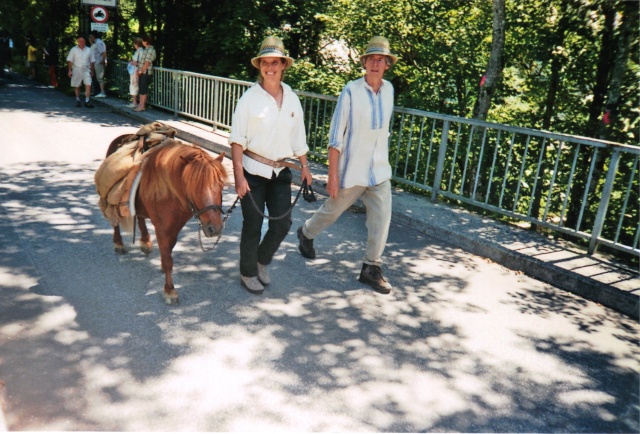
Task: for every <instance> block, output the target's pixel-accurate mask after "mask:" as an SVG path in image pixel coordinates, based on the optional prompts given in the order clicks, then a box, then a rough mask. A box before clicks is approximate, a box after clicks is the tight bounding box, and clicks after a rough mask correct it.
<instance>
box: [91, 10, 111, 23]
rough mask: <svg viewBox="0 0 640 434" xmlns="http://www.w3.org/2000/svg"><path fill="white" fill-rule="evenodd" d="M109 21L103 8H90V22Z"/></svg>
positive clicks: (107, 14)
mask: <svg viewBox="0 0 640 434" xmlns="http://www.w3.org/2000/svg"><path fill="white" fill-rule="evenodd" d="M108 19H109V12H107V8H105V7H103V6H93V7H92V8H91V21H93V22H94V23H106V22H107V20H108Z"/></svg>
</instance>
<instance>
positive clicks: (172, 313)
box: [0, 161, 640, 432]
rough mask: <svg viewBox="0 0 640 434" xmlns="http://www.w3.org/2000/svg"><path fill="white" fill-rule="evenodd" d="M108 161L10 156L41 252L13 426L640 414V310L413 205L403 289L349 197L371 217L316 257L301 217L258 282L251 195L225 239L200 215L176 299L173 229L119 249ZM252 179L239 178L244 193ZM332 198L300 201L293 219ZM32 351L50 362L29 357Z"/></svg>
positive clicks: (373, 427) (24, 213)
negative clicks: (480, 249) (376, 272)
mask: <svg viewBox="0 0 640 434" xmlns="http://www.w3.org/2000/svg"><path fill="white" fill-rule="evenodd" d="M98 164H99V162H98V161H95V162H92V163H90V164H77V165H74V164H61V163H55V162H51V163H38V164H32V165H29V164H23V165H20V166H19V167H17V166H14V167H9V168H6V169H3V170H2V172H0V180H1V181H2V184H3V187H2V189H0V199H1V200H2V209H3V210H4V211H3V212H2V214H0V217H1V221H0V223H2V225H3V226H10V227H11V230H14V231H16V232H17V233H19V234H20V235H21V236H24V237H27V238H28V240H29V246H28V249H16V248H15V247H14V250H13V252H14V253H15V254H22V255H26V256H28V258H29V260H30V261H31V263H32V264H34V268H32V269H27V268H25V269H15V268H12V267H11V266H10V265H5V264H8V263H5V262H0V278H1V282H3V283H2V287H3V289H6V291H5V292H6V296H5V297H6V301H7V302H12V303H17V304H25V305H26V306H28V309H29V317H28V318H21V319H20V320H19V321H11V317H10V316H8V317H5V318H3V322H2V323H0V345H1V346H2V348H3V351H2V353H1V354H0V370H1V369H2V368H3V367H6V366H12V367H15V370H16V371H17V372H18V374H19V375H18V377H17V378H18V379H19V381H9V382H8V390H9V391H10V392H11V390H14V391H15V390H17V389H19V390H20V393H19V394H18V393H16V394H14V395H15V396H16V398H15V399H13V400H10V401H9V408H8V413H7V419H8V423H9V425H10V426H11V427H15V428H16V429H20V430H58V431H71V430H112V431H147V430H158V429H160V430H164V431H178V430H180V431H183V430H190V431H242V430H251V431H258V430H279V431H462V432H469V431H512V432H518V431H533V432H535V431H548V430H550V429H552V430H561V431H584V430H585V427H589V428H590V429H595V430H598V431H616V430H617V431H627V430H630V429H631V428H632V427H634V426H637V425H636V422H635V421H634V419H633V418H634V417H636V416H637V406H636V405H637V397H638V396H637V395H638V388H637V387H635V388H632V387H624V384H626V383H629V384H631V383H633V382H634V380H637V369H638V363H639V360H640V355H639V354H638V338H639V335H640V334H639V327H638V325H637V324H635V323H633V321H631V320H628V319H626V318H624V317H622V316H620V315H618V314H615V313H613V312H611V311H608V310H605V309H603V308H602V307H601V306H597V305H595V304H594V303H590V302H586V301H585V300H583V299H581V298H579V297H576V296H573V295H571V294H567V293H564V292H559V291H557V290H556V289H555V288H553V287H551V286H549V285H546V284H543V283H541V282H539V281H536V280H534V279H531V278H529V277H527V276H525V275H522V274H518V273H515V272H513V271H510V270H507V269H505V268H503V267H501V266H499V265H497V264H493V263H490V262H488V261H486V260H483V259H482V258H478V257H474V256H472V255H468V254H466V253H465V252H463V251H461V250H459V249H456V248H453V247H451V246H448V245H446V244H445V243H441V242H439V241H435V240H434V239H432V238H429V237H426V236H424V235H422V234H419V233H417V232H415V231H412V230H409V229H407V228H406V227H403V226H401V225H398V224H393V225H392V228H391V234H390V239H389V240H390V243H389V246H388V249H387V251H388V261H387V264H386V265H385V273H386V276H387V277H388V278H389V280H390V281H391V283H392V284H393V285H394V288H395V289H394V291H393V292H392V293H391V294H390V295H389V296H382V295H379V294H376V293H375V292H373V291H371V290H370V289H369V288H368V287H366V286H364V285H362V284H360V283H359V282H358V281H357V276H358V273H359V271H360V265H361V257H362V254H363V251H364V239H365V237H364V236H363V234H364V230H363V227H364V225H363V219H364V216H362V215H357V214H347V215H345V216H344V218H343V220H342V221H340V222H338V223H337V224H339V225H346V226H347V227H350V228H351V227H353V228H357V229H353V230H357V231H358V233H357V235H355V236H354V237H353V238H351V239H342V238H340V237H339V236H338V235H336V233H335V232H334V231H328V233H327V234H326V235H325V236H323V237H322V238H319V239H318V240H317V241H316V247H317V249H318V251H319V256H318V259H316V260H313V261H305V260H304V259H303V258H302V257H301V256H300V255H299V253H298V251H297V244H296V240H295V235H291V234H290V235H289V237H287V239H286V240H285V242H284V243H283V245H282V248H281V251H280V252H279V253H278V255H277V256H276V258H275V260H274V262H273V263H272V264H271V266H270V270H271V274H272V277H273V280H274V282H273V284H272V285H271V286H270V287H269V288H268V289H267V291H265V295H264V296H262V297H254V296H251V295H249V294H247V293H246V292H244V291H242V289H241V287H240V285H239V282H238V280H239V274H238V273H239V272H238V242H239V234H240V225H241V213H240V212H239V211H238V212H237V213H236V214H234V215H233V216H232V217H231V218H230V219H229V221H228V222H227V227H226V228H225V232H224V234H223V236H222V238H221V240H220V243H219V245H218V246H217V248H216V249H215V250H214V251H212V252H207V253H203V252H202V251H201V250H200V246H199V244H198V241H197V240H198V235H197V225H196V224H195V223H194V222H190V223H189V224H188V225H187V226H186V227H185V228H184V229H183V232H182V233H181V235H180V238H179V241H178V245H177V246H176V249H175V251H174V260H175V276H174V279H175V281H176V286H177V289H178V290H179V292H180V294H181V299H182V303H181V304H180V305H179V306H176V307H173V308H169V307H167V306H165V305H164V304H163V302H162V300H161V296H160V293H161V291H162V283H163V280H164V277H163V275H162V273H161V272H160V260H159V255H158V252H157V249H156V248H155V247H154V251H153V252H152V254H151V255H150V256H148V257H147V256H145V255H143V254H142V253H141V252H140V251H139V250H138V249H137V247H136V246H133V245H131V241H130V240H131V239H130V237H125V238H126V239H127V238H128V240H127V247H128V249H129V253H128V254H127V255H124V256H115V255H114V254H113V247H112V242H111V230H110V228H109V227H108V223H107V222H106V220H105V219H104V218H103V216H102V215H101V213H100V211H99V209H98V208H97V207H96V206H95V203H96V202H97V194H96V193H95V189H94V186H93V172H94V171H95V169H96V168H97V166H98ZM233 199H234V195H233V193H232V190H231V191H225V197H224V201H225V204H229V203H231V202H232V201H233ZM315 206H316V205H310V204H303V205H301V207H300V209H296V211H295V213H294V226H292V233H294V231H295V229H296V228H297V226H296V224H300V222H301V221H302V217H301V216H302V215H305V216H306V215H308V211H309V210H310V209H314V208H313V207H315ZM209 241H211V240H209ZM53 242H55V243H56V246H58V248H57V249H56V250H55V251H54V250H52V248H51V245H52V243H53ZM154 242H155V240H154ZM212 243H213V242H212V241H211V244H212ZM9 249H10V247H6V248H5V249H4V250H3V253H6V252H9V253H10V252H11V250H9ZM9 259H10V258H4V259H3V261H9ZM79 268H82V273H79V272H78V275H75V274H74V272H72V271H70V270H78V269H79ZM111 270H117V272H115V273H114V272H112V271H111ZM5 286H6V287H7V288H5ZM9 288H10V289H11V290H9ZM34 349H35V351H34ZM25 355H30V357H32V359H31V361H32V363H34V364H35V365H36V366H38V367H41V369H39V370H36V371H33V370H27V368H26V367H25V368H24V369H23V368H22V367H21V365H20V363H21V359H22V358H23V357H25ZM0 372H1V371H0ZM5 380H8V379H5ZM11 380H13V379H11ZM609 382H612V383H615V384H617V385H619V387H616V388H607V383H609ZM42 389H46V390H47V391H49V394H48V395H43V394H41V393H40V390H42ZM621 407H622V408H623V410H620V408H621Z"/></svg>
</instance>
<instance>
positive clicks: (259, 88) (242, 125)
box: [229, 36, 312, 294]
mask: <svg viewBox="0 0 640 434" xmlns="http://www.w3.org/2000/svg"><path fill="white" fill-rule="evenodd" d="M251 64H252V65H253V66H254V67H255V68H257V69H258V70H260V74H259V76H258V83H256V84H254V85H253V86H252V87H251V88H249V89H248V90H247V91H246V92H245V93H244V94H243V95H242V97H241V98H240V100H239V101H238V104H237V106H236V109H235V111H234V113H233V118H232V121H231V134H230V136H229V143H231V158H232V161H233V173H234V175H235V186H236V193H237V194H238V196H239V197H240V198H241V201H240V204H241V206H242V217H243V221H242V232H241V234H240V282H241V283H242V285H243V286H244V287H245V288H246V289H247V290H248V291H249V292H251V293H253V294H261V293H262V292H263V291H264V286H263V285H269V284H270V283H271V277H270V276H269V271H268V270H267V266H268V265H269V264H270V263H271V260H272V259H273V255H274V254H275V253H276V251H277V250H278V248H279V247H280V244H281V243H282V240H284V238H285V237H286V236H287V233H288V232H289V228H290V227H291V213H289V214H286V213H287V212H288V211H290V210H291V179H292V175H291V170H290V169H289V167H285V166H283V165H282V164H281V162H280V160H283V159H285V158H291V157H296V158H298V159H299V160H300V164H301V165H302V175H301V176H302V179H303V180H304V181H306V182H307V184H308V185H311V182H312V178H311V172H310V170H309V165H308V163H307V152H308V151H309V148H308V146H307V140H306V134H305V128H304V115H303V112H302V106H301V105H300V99H299V98H298V96H297V95H296V94H295V93H294V92H293V91H292V90H291V88H290V87H289V86H288V85H286V84H285V83H283V82H282V79H283V76H284V71H285V70H286V69H287V68H289V67H290V66H291V65H292V64H293V59H292V58H291V57H288V56H287V55H286V54H285V50H284V44H283V43H282V41H281V40H280V39H279V38H276V37H274V36H269V37H267V38H265V40H264V41H263V42H262V46H261V47H260V51H259V52H258V55H257V56H256V57H254V58H253V59H251ZM265 206H266V208H267V209H268V210H269V215H270V216H274V217H280V216H284V217H283V218H279V219H274V220H269V227H268V229H267V232H266V233H265V235H264V237H263V238H262V240H260V238H261V234H262V223H263V220H264V217H263V215H264V210H265ZM256 208H257V209H256Z"/></svg>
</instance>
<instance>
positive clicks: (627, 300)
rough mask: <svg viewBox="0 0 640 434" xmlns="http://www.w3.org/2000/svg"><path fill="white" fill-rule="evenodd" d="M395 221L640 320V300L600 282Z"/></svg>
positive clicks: (464, 237)
mask: <svg viewBox="0 0 640 434" xmlns="http://www.w3.org/2000/svg"><path fill="white" fill-rule="evenodd" d="M393 217H394V219H396V220H397V221H399V222H402V223H404V224H406V225H407V226H409V227H411V228H412V229H416V230H419V231H421V232H424V233H425V234H427V235H430V236H432V237H434V238H438V239H444V240H446V241H447V242H450V243H451V244H453V245H455V246H456V247H459V248H461V249H463V250H465V251H467V252H470V253H473V254H475V255H478V256H482V257H485V258H488V259H491V260H492V261H494V262H496V263H498V264H500V265H502V266H504V267H506V268H508V269H510V270H514V271H522V272H523V273H525V274H527V275H528V276H531V277H533V278H535V279H538V280H541V281H543V282H546V283H549V284H552V285H554V286H556V287H558V288H561V289H563V290H565V291H569V292H572V293H574V294H576V295H579V296H581V297H584V298H586V299H589V300H591V301H594V302H596V303H600V304H602V305H603V306H606V307H609V308H611V309H614V310H616V311H618V312H620V313H623V314H625V315H627V316H629V317H631V318H633V319H636V320H638V318H639V316H640V298H639V297H638V296H635V295H633V294H629V293H626V292H623V291H620V290H618V289H616V288H614V287H612V286H610V285H606V284H603V283H601V282H597V281H595V280H593V279H590V278H588V277H585V276H581V275H579V274H576V273H573V272H571V271H568V270H565V269H562V268H560V267H557V266H554V265H552V264H549V263H546V262H544V261H541V260H539V259H536V258H534V257H531V256H528V255H525V254H522V253H518V252H514V251H511V250H509V249H506V248H504V247H502V246H501V245H500V244H498V243H490V242H487V241H485V240H480V239H478V238H475V237H472V236H469V235H468V234H466V233H464V232H460V231H452V230H448V229H446V228H443V227H441V226H434V225H430V224H429V223H427V222H424V221H420V220H418V219H415V218H412V217H409V216H407V215H406V214H401V213H394V215H393Z"/></svg>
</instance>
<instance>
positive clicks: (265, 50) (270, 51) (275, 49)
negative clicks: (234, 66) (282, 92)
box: [251, 36, 293, 69]
mask: <svg viewBox="0 0 640 434" xmlns="http://www.w3.org/2000/svg"><path fill="white" fill-rule="evenodd" d="M262 57H281V58H283V59H285V60H286V63H285V67H284V69H287V68H289V67H290V66H291V65H293V59H292V58H291V57H289V56H287V55H286V54H285V51H284V44H283V43H282V39H280V38H278V37H277V36H267V37H266V38H264V41H262V45H261V46H260V51H259V52H258V55H257V56H256V57H254V58H253V59H251V64H252V65H253V66H255V67H256V68H258V69H260V58H262Z"/></svg>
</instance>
